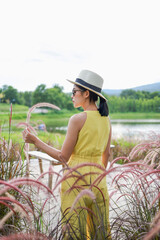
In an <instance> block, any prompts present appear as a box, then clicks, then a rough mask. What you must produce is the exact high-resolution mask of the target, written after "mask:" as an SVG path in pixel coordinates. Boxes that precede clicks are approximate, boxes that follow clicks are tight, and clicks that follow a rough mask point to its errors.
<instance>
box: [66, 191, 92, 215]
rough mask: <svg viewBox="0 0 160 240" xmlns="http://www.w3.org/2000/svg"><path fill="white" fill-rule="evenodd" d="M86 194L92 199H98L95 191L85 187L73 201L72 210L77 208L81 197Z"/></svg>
mask: <svg viewBox="0 0 160 240" xmlns="http://www.w3.org/2000/svg"><path fill="white" fill-rule="evenodd" d="M84 196H88V197H89V198H90V199H92V200H95V199H96V197H95V195H94V193H93V192H92V191H91V190H89V189H84V190H82V191H81V192H80V193H79V194H78V195H77V197H76V198H75V200H74V202H73V204H72V207H71V210H70V211H72V210H73V209H74V208H75V206H76V204H77V202H79V200H80V199H81V198H83V197H84Z"/></svg>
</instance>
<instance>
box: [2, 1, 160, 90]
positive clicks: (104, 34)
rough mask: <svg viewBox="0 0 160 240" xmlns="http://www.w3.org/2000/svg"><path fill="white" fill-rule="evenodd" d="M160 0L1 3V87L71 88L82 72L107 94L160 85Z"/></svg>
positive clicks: (30, 88) (18, 88)
mask: <svg viewBox="0 0 160 240" xmlns="http://www.w3.org/2000/svg"><path fill="white" fill-rule="evenodd" d="M159 13H160V1H159V0H0V88H1V87H2V86H3V85H11V86H13V87H14V88H16V89H17V90H18V91H34V90H35V89H36V87H37V86H38V85H40V84H45V85H46V87H47V88H50V87H52V86H54V84H58V85H60V86H63V88H64V91H65V92H70V91H71V89H72V86H71V83H69V82H67V81H66V79H70V80H75V79H76V77H77V76H78V74H79V72H80V71H81V70H82V69H89V70H91V71H94V72H96V73H98V74H99V75H101V76H102V77H103V79H104V85H103V89H126V88H132V87H136V86H141V85H145V84H151V83H155V82H160V14H159Z"/></svg>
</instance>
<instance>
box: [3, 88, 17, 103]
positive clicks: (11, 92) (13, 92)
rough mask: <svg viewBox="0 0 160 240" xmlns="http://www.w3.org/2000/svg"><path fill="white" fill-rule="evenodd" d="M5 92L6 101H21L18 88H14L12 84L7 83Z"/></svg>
mask: <svg viewBox="0 0 160 240" xmlns="http://www.w3.org/2000/svg"><path fill="white" fill-rule="evenodd" d="M3 93H4V100H5V102H6V101H7V100H9V102H10V103H18V104H19V103H20V102H19V98H18V97H19V96H18V91H17V89H16V88H13V87H12V86H7V85H5V86H4V87H3Z"/></svg>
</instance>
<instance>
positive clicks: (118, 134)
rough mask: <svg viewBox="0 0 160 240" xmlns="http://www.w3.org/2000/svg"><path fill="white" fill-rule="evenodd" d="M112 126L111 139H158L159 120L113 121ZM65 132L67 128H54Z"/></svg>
mask: <svg viewBox="0 0 160 240" xmlns="http://www.w3.org/2000/svg"><path fill="white" fill-rule="evenodd" d="M111 124H112V138H127V139H128V140H131V139H132V140H133V139H135V140H143V139H145V140H147V139H153V140H154V137H155V136H156V138H157V136H159V137H160V119H139V120H137V119H129V120H128V119H114V120H111ZM56 130H58V131H63V132H64V131H67V127H59V128H56Z"/></svg>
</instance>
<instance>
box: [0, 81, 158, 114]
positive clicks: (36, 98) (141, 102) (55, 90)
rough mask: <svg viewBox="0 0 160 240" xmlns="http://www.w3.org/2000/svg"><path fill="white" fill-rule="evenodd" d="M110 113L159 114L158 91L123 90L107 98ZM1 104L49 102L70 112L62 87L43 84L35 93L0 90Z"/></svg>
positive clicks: (8, 88)
mask: <svg viewBox="0 0 160 240" xmlns="http://www.w3.org/2000/svg"><path fill="white" fill-rule="evenodd" d="M103 94H104V95H105V97H106V98H107V99H108V105H109V110H110V112H112V113H114V112H160V91H156V92H152V93H150V92H148V91H135V90H132V89H127V90H123V91H122V92H121V94H120V96H107V95H106V94H105V93H104V92H103ZM0 102H1V103H16V104H20V105H26V106H28V107H31V106H32V105H34V104H36V103H38V102H49V103H52V104H55V105H57V106H59V107H60V108H61V109H67V110H72V109H73V108H74V107H73V103H72V100H71V93H64V92H63V87H62V86H59V85H57V84H56V85H54V86H53V87H52V88H46V85H45V84H40V85H39V86H37V88H36V89H35V91H25V92H18V90H17V89H15V88H13V87H12V86H8V85H4V86H3V87H2V88H0Z"/></svg>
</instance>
